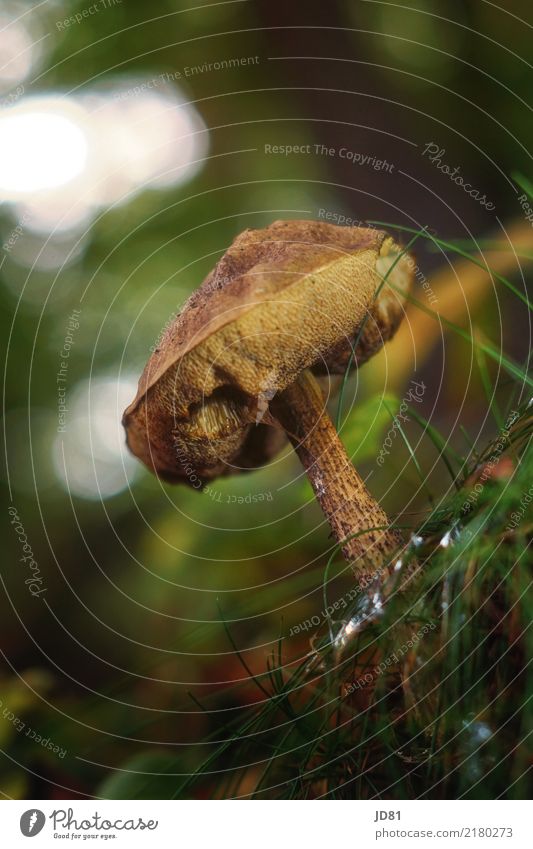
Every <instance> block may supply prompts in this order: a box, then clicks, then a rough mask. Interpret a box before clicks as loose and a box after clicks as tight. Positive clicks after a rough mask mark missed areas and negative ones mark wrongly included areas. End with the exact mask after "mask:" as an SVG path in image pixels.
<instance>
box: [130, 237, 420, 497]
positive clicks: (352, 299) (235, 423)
mask: <svg viewBox="0 0 533 849" xmlns="http://www.w3.org/2000/svg"><path fill="white" fill-rule="evenodd" d="M399 253H400V248H399V247H398V246H397V245H396V244H395V242H394V241H393V240H392V239H391V238H390V236H388V235H387V234H386V233H384V232H383V231H379V230H375V229H371V228H358V227H338V226H335V225H330V224H325V223H321V222H309V221H277V222H275V223H274V224H272V225H270V227H267V228H265V229H263V230H247V231H245V232H244V233H242V234H241V235H240V236H238V237H237V239H235V241H234V242H233V244H232V245H231V246H230V248H229V249H228V250H227V251H226V253H225V254H224V256H223V257H222V259H221V260H220V261H219V262H218V263H217V265H216V266H215V268H214V269H213V271H212V272H211V273H210V274H209V276H208V277H207V278H206V280H205V281H204V283H203V284H202V285H201V286H200V287H199V289H198V290H196V291H195V292H194V294H193V295H192V296H191V297H190V298H189V300H188V301H187V303H186V304H185V306H184V308H183V310H182V312H181V313H180V314H179V315H178V316H177V317H176V319H175V321H174V322H173V323H172V324H171V325H170V327H169V328H168V329H167V331H166V332H165V335H164V337H163V339H162V341H161V344H160V346H159V348H158V349H157V350H156V351H155V353H154V354H153V355H152V357H151V358H150V360H149V361H148V363H147V365H146V368H145V370H144V372H143V374H142V376H141V379H140V381H139V389H138V392H137V396H136V398H135V400H134V401H133V403H132V404H131V405H130V406H129V407H128V408H127V410H126V412H125V414H124V425H125V427H126V431H127V441H128V445H129V447H130V449H131V450H132V451H133V453H134V454H136V455H137V456H138V457H139V458H140V459H141V460H143V462H145V463H146V465H147V466H149V467H150V468H151V469H153V470H154V471H155V472H156V473H157V474H158V475H160V476H161V477H164V478H166V479H169V480H182V481H185V482H189V483H190V482H191V477H192V475H193V474H194V476H195V477H198V478H199V479H201V480H207V479H210V478H213V477H216V476H218V475H220V474H227V473H231V472H234V471H239V470H241V469H243V468H250V467H252V468H254V467H255V466H257V465H261V464H263V463H265V462H267V461H268V459H270V458H271V457H272V456H273V455H274V454H275V453H277V451H278V450H279V448H280V445H281V444H282V442H283V434H282V433H281V432H279V431H276V430H275V429H274V428H272V427H269V426H268V424H269V419H268V402H269V400H270V399H271V398H272V397H273V396H274V395H275V394H276V393H277V392H279V391H282V390H284V389H285V388H286V387H287V386H289V385H290V384H291V383H292V382H293V381H294V380H295V379H296V377H297V375H298V374H299V373H300V372H301V371H303V370H304V369H306V368H312V369H313V370H315V371H316V372H317V373H327V372H328V371H332V372H337V373H338V372H339V371H340V370H343V368H344V367H345V365H346V362H347V361H348V359H349V356H350V354H351V351H352V345H353V340H354V336H355V335H356V333H357V331H358V329H359V328H360V327H361V323H362V321H363V319H364V317H365V315H367V313H369V318H368V319H367V321H366V325H365V329H364V332H363V334H362V337H361V340H360V341H359V344H358V346H357V349H356V352H355V353H356V356H355V361H356V363H357V361H364V359H367V358H368V356H371V355H372V353H374V351H375V350H377V349H378V348H380V347H381V345H382V344H383V343H384V341H386V340H387V339H388V338H390V337H391V336H392V335H393V333H394V331H395V330H396V327H397V326H398V324H399V323H400V320H401V317H402V312H403V300H404V294H405V292H406V291H407V289H408V287H409V283H410V280H411V276H412V275H411V273H410V271H409V267H408V264H407V263H406V258H405V257H401V259H400V260H399V262H398V263H397V264H396V266H395V268H394V270H393V271H392V274H391V275H390V278H389V279H388V280H387V283H386V284H385V285H384V286H383V287H382V288H381V291H380V293H379V296H378V297H377V299H376V300H374V296H375V293H376V291H377V290H378V287H379V284H380V282H381V281H382V278H383V275H384V274H385V273H386V272H387V271H388V270H389V269H390V266H391V265H392V263H394V262H395V260H396V259H398V256H399ZM392 277H394V281H393V280H392V279H391V278H392ZM391 283H392V286H393V287H394V288H393V287H391V285H389V284H391ZM398 290H399V291H398ZM343 364H344V365H343ZM191 470H192V471H191Z"/></svg>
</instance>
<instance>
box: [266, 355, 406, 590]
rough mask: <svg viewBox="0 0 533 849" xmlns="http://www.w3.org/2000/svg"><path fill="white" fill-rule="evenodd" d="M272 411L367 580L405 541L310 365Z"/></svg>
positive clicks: (349, 557) (348, 553) (347, 555)
mask: <svg viewBox="0 0 533 849" xmlns="http://www.w3.org/2000/svg"><path fill="white" fill-rule="evenodd" d="M270 408H271V411H272V414H273V416H274V417H275V418H276V419H277V420H278V422H279V423H280V424H281V425H282V427H283V428H284V429H285V431H286V432H287V436H288V437H289V439H290V440H291V442H292V445H293V447H294V450H295V451H296V453H297V455H298V457H299V459H300V461H301V463H302V465H303V467H304V469H305V471H306V473H307V476H308V478H309V480H310V482H311V486H312V487H313V490H314V493H315V495H316V497H317V499H318V501H319V503H320V506H321V508H322V510H323V512H324V515H325V517H326V519H327V520H328V522H329V524H330V526H331V529H332V531H333V536H334V537H335V539H336V540H337V542H339V543H340V542H342V541H343V540H346V538H347V537H350V536H351V535H352V534H357V533H358V532H361V531H365V529H367V528H374V529H376V528H380V529H381V530H368V532H366V533H363V534H361V536H356V537H353V538H352V539H349V540H347V541H346V542H345V543H344V545H343V546H342V553H343V555H344V557H345V558H346V560H348V561H349V562H350V564H351V565H352V568H353V569H354V572H355V574H356V575H357V577H358V578H359V579H364V580H368V579H369V578H371V577H372V576H373V575H375V574H376V572H378V571H380V570H381V569H382V568H383V566H384V565H385V564H386V561H387V559H388V557H390V556H391V555H392V553H393V552H394V551H395V550H397V549H398V547H399V546H400V545H401V544H402V538H401V535H400V533H399V532H398V531H396V530H394V529H392V528H391V527H390V521H389V519H388V518H387V515H386V513H385V512H384V511H383V510H382V509H381V507H380V506H379V504H378V503H377V501H375V499H374V498H373V497H372V495H371V494H370V493H369V491H368V489H367V488H366V486H365V484H364V483H363V481H362V479H361V477H360V476H359V475H358V473H357V471H356V470H355V468H354V466H353V463H352V462H351V460H350V458H349V457H348V455H347V453H346V450H345V448H344V446H343V444H342V442H341V440H340V438H339V435H338V433H337V431H336V430H335V427H334V425H333V422H332V421H331V419H330V417H329V415H328V413H327V411H326V408H325V404H324V399H323V396H322V392H321V390H320V387H319V385H318V383H317V381H316V380H315V378H314V377H313V375H312V374H311V372H310V371H303V372H302V373H301V374H300V376H299V377H298V378H297V379H296V380H295V381H294V383H292V384H291V385H290V386H289V387H288V388H287V389H285V391H284V392H281V393H280V394H279V395H277V396H276V397H275V398H274V399H273V401H272V402H271V404H270Z"/></svg>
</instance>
